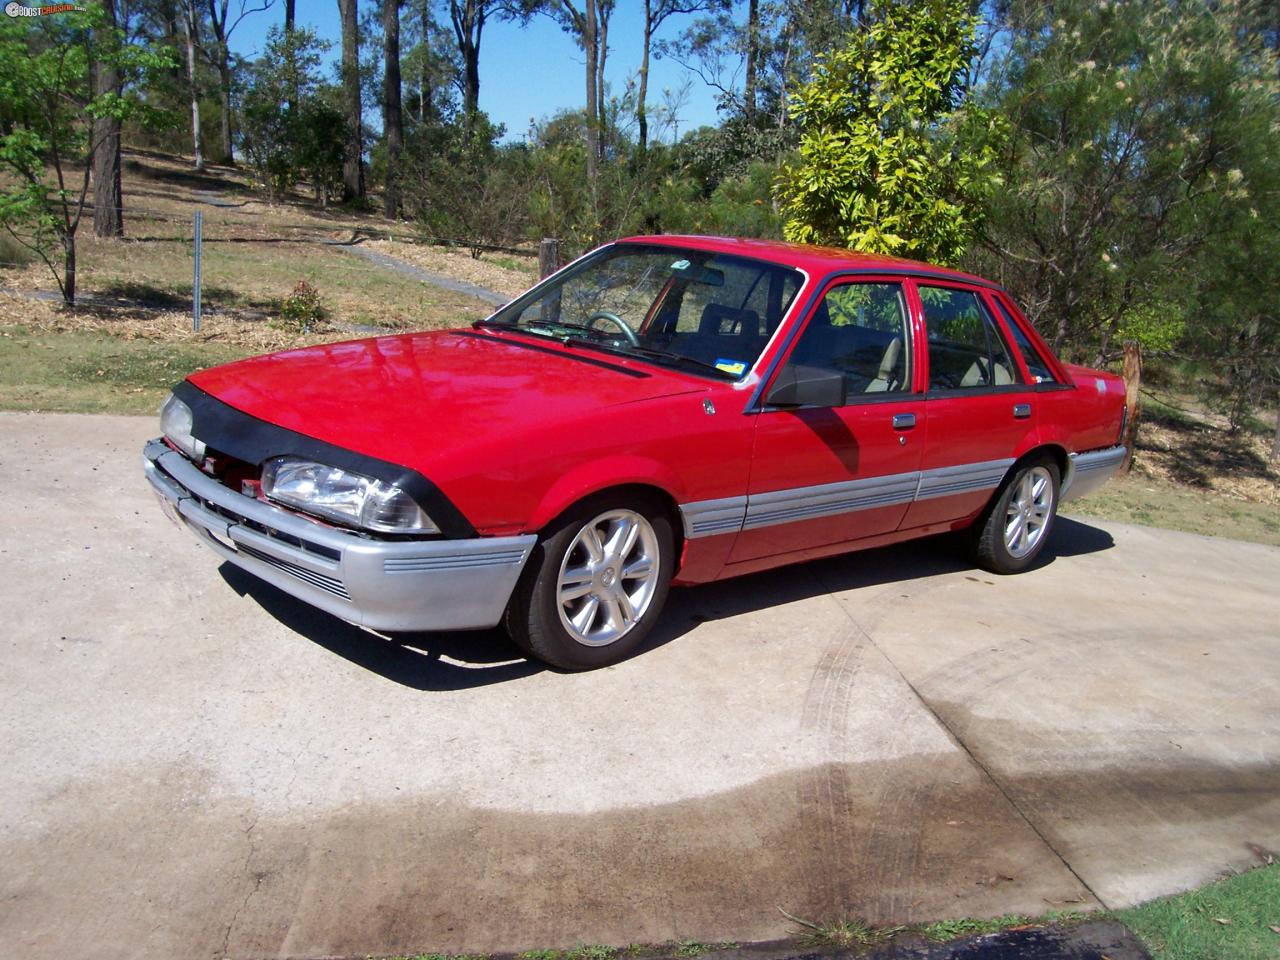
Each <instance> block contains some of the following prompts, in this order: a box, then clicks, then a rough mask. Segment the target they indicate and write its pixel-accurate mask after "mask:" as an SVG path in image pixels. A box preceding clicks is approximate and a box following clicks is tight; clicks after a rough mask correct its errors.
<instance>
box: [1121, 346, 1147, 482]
mask: <svg viewBox="0 0 1280 960" xmlns="http://www.w3.org/2000/svg"><path fill="white" fill-rule="evenodd" d="M1121 372H1122V375H1123V376H1124V402H1125V404H1126V405H1127V406H1128V408H1129V420H1128V422H1127V423H1125V426H1124V435H1123V436H1122V437H1121V438H1120V442H1121V443H1123V444H1124V446H1125V455H1124V462H1123V463H1122V464H1120V472H1121V473H1128V472H1129V468H1130V467H1132V466H1133V446H1134V444H1135V443H1136V442H1137V440H1138V415H1139V414H1140V413H1141V412H1142V400H1141V397H1140V395H1139V394H1138V388H1139V387H1141V386H1142V347H1141V346H1140V345H1139V344H1138V342H1137V341H1136V340H1128V341H1125V345H1124V367H1123V369H1122V371H1121Z"/></svg>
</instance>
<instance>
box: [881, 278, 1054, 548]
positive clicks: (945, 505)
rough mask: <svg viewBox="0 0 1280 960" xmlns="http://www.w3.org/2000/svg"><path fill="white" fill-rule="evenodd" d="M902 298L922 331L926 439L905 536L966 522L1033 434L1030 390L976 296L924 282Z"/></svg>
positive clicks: (959, 287) (965, 288) (976, 291)
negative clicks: (910, 306) (914, 530)
mask: <svg viewBox="0 0 1280 960" xmlns="http://www.w3.org/2000/svg"><path fill="white" fill-rule="evenodd" d="M908 292H909V294H910V295H911V296H912V299H913V302H914V305H915V307H916V309H918V310H919V311H920V314H921V317H922V325H923V327H924V331H925V344H924V345H925V349H924V350H921V351H919V352H920V354H921V355H922V356H923V358H924V362H925V367H926V370H925V375H926V377H927V381H926V383H927V390H926V393H925V396H924V403H923V407H924V411H925V419H926V420H927V437H926V442H925V444H924V456H923V459H922V462H921V464H920V470H921V475H920V485H919V491H918V493H917V495H916V502H915V503H913V504H912V505H911V507H910V509H909V510H908V511H907V514H906V517H905V519H904V520H903V527H904V528H912V527H921V526H926V525H930V524H938V523H949V522H955V521H960V520H964V519H967V518H969V517H972V516H973V515H974V514H976V513H977V512H978V511H979V510H981V509H982V508H983V507H984V506H985V505H986V503H987V501H988V500H989V499H990V497H991V494H992V491H993V490H995V488H996V487H997V486H998V485H999V484H1000V482H1001V480H1003V478H1004V475H1005V473H1006V472H1007V471H1008V469H1009V467H1010V466H1011V465H1012V464H1013V461H1014V458H1015V457H1016V456H1017V455H1018V452H1019V451H1020V450H1023V449H1026V446H1027V440H1028V437H1030V436H1031V435H1032V434H1034V432H1035V430H1036V392H1035V384H1033V383H1030V382H1028V380H1029V378H1028V377H1027V375H1026V372H1025V370H1024V368H1023V367H1022V365H1021V364H1019V363H1018V361H1017V360H1016V359H1015V354H1014V352H1013V351H1012V350H1010V348H1009V344H1008V336H1007V334H1006V333H1005V332H1004V330H1003V329H1002V325H1001V324H1000V323H999V321H998V320H997V319H996V317H995V316H994V314H993V312H992V309H991V307H990V305H989V304H988V302H987V299H986V297H985V295H984V293H983V291H982V290H981V289H980V288H978V287H973V286H969V285H966V284H962V283H952V282H933V281H929V282H919V283H911V284H909V291H908Z"/></svg>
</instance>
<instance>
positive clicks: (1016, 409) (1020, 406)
mask: <svg viewBox="0 0 1280 960" xmlns="http://www.w3.org/2000/svg"><path fill="white" fill-rule="evenodd" d="M1029 416H1031V404H1029V403H1015V404H1014V405H1013V419H1015V420H1026V419H1027V418H1028V417H1029Z"/></svg>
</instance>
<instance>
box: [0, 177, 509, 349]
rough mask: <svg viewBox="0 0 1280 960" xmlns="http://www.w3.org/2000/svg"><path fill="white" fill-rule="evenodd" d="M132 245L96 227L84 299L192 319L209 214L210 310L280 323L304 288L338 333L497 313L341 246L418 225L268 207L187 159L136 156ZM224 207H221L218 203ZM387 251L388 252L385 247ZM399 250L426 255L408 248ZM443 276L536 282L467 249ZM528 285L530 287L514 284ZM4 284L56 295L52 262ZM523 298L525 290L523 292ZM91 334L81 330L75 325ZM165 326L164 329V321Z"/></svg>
mask: <svg viewBox="0 0 1280 960" xmlns="http://www.w3.org/2000/svg"><path fill="white" fill-rule="evenodd" d="M123 187H124V199H125V230H126V233H127V238H126V239H124V240H101V239H97V238H95V237H93V236H92V234H91V232H90V231H89V230H88V229H87V228H86V229H84V230H83V231H82V232H81V234H80V238H79V241H78V244H77V249H78V261H79V264H78V265H79V271H78V274H79V275H78V283H77V288H78V293H79V294H80V295H81V296H84V297H86V298H95V299H99V300H101V299H106V300H110V301H116V302H118V303H119V304H120V305H121V306H130V307H151V308H158V309H160V310H161V311H164V310H169V311H177V312H184V311H189V310H190V307H191V294H192V266H193V263H192V243H191V235H192V220H193V216H194V213H195V211H196V210H197V209H200V210H201V211H202V215H203V221H204V223H203V234H204V239H205V243H204V246H203V258H202V260H203V281H202V296H203V301H204V304H205V306H206V307H207V308H209V309H211V310H213V311H215V312H219V313H227V312H230V313H234V314H238V315H239V317H240V319H242V320H246V321H247V320H252V319H263V318H267V317H269V316H271V315H272V314H273V313H274V312H275V311H276V310H277V309H278V305H279V303H280V301H281V300H283V299H284V298H285V297H287V296H288V295H289V293H290V292H291V291H292V290H293V288H294V286H295V285H296V284H297V283H298V281H300V280H305V281H306V282H307V283H309V284H310V285H311V286H313V287H315V288H316V289H317V290H318V291H319V292H320V297H321V302H322V304H323V306H324V308H325V309H326V311H327V314H328V318H329V319H330V321H331V322H332V323H333V324H334V325H336V326H352V325H360V326H373V327H387V328H391V329H431V328H439V327H448V326H460V325H465V324H467V323H469V322H470V321H472V320H475V319H478V318H479V317H483V316H485V315H486V314H487V313H489V312H490V309H491V308H490V306H489V305H488V304H485V303H483V302H481V301H478V300H475V299H474V298H471V297H467V296H464V295H461V294H455V293H452V292H449V291H445V290H441V289H440V288H437V287H433V286H430V285H426V284H423V283H421V282H419V281H417V280H414V279H412V278H410V277H405V276H402V275H399V274H397V273H394V272H393V271H390V270H387V269H385V268H383V267H380V266H378V265H376V264H373V263H370V262H369V261H367V260H364V259H363V258H360V257H357V256H353V255H352V254H351V253H349V252H347V251H345V250H344V249H342V247H340V246H339V247H335V246H329V245H327V244H328V243H331V242H333V241H349V240H351V239H352V237H353V236H354V235H355V234H356V232H357V231H359V232H360V233H361V235H368V234H371V233H372V234H377V233H380V232H382V231H394V232H396V233H399V234H406V233H412V228H411V227H409V226H407V225H405V224H402V223H396V222H393V221H389V220H386V219H385V218H382V217H378V216H374V215H372V214H364V213H360V212H358V211H350V210H345V209H343V208H341V207H334V208H331V209H329V210H322V209H320V208H319V207H318V206H316V205H315V204H314V203H312V202H311V201H309V200H305V199H303V198H301V197H299V196H293V197H290V198H288V199H286V200H281V201H278V202H274V203H272V202H267V201H266V200H265V199H264V198H263V197H262V196H261V195H259V194H256V193H254V192H253V190H252V188H251V185H250V183H249V182H248V180H247V178H246V176H245V175H244V173H243V172H241V171H239V170H236V169H235V168H231V167H219V166H216V165H211V166H210V167H209V168H208V169H207V170H206V171H205V172H204V173H196V172H195V171H194V170H193V169H192V168H191V167H190V165H189V164H188V162H186V161H185V160H184V159H183V158H175V157H166V156H163V155H159V154H154V153H137V152H130V153H127V154H126V160H125V165H124V171H123ZM214 203H216V204H218V205H217V206H215V205H213V204H214ZM379 245H380V246H387V244H385V242H383V243H380V244H379ZM395 246H396V247H397V249H401V248H403V249H407V250H414V249H416V248H415V247H414V246H413V245H412V244H408V243H397V244H395ZM424 260H429V261H430V263H431V264H432V267H431V268H432V269H435V270H437V271H438V272H440V273H445V274H448V275H450V276H456V277H459V278H460V279H467V280H471V281H472V282H476V283H479V284H480V285H482V286H484V285H488V284H489V282H490V281H492V282H493V283H494V285H495V288H496V289H501V290H509V289H514V288H517V287H518V288H519V290H523V289H524V288H525V287H527V286H528V285H529V282H526V281H525V280H524V279H523V277H524V275H523V274H522V273H521V272H520V271H519V270H518V269H516V270H512V269H506V268H504V267H502V266H500V265H498V264H496V263H493V262H484V266H483V267H482V268H480V269H481V271H482V272H481V273H480V274H477V273H476V272H475V270H474V269H473V268H471V267H470V266H469V263H472V262H473V261H470V258H469V257H468V256H467V255H466V254H465V253H462V252H459V251H443V250H442V251H440V254H439V255H438V256H428V257H424ZM513 278H520V279H513ZM0 286H3V287H5V288H8V289H11V290H19V291H46V292H49V291H54V290H56V289H57V285H56V283H55V281H54V278H53V276H52V275H51V274H50V273H49V271H48V269H47V268H46V267H45V266H44V265H43V264H40V263H34V264H28V265H26V266H5V265H0ZM517 292H518V291H517ZM65 322H66V323H68V324H70V325H71V326H73V327H74V328H77V329H80V327H79V326H77V322H76V321H72V320H70V319H68V320H67V321H65ZM157 325H158V326H164V325H165V324H164V321H163V320H158V322H157Z"/></svg>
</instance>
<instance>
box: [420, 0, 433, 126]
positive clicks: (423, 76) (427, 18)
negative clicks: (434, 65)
mask: <svg viewBox="0 0 1280 960" xmlns="http://www.w3.org/2000/svg"><path fill="white" fill-rule="evenodd" d="M419 12H420V14H421V16H422V56H421V57H419V58H418V123H419V124H422V123H423V122H424V121H425V120H426V119H427V104H428V103H429V102H430V100H431V81H430V80H428V79H427V65H428V63H429V62H430V60H431V0H422V8H421V10H420V11H419Z"/></svg>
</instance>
